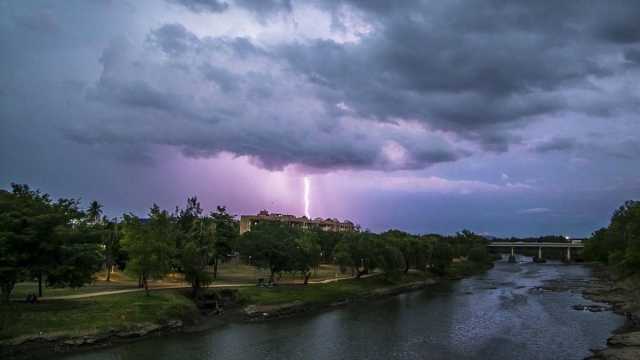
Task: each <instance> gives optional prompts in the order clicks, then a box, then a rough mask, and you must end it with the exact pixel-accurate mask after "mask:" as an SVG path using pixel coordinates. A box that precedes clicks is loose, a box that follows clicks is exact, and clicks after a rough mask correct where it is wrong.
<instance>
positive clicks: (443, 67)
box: [0, 0, 640, 226]
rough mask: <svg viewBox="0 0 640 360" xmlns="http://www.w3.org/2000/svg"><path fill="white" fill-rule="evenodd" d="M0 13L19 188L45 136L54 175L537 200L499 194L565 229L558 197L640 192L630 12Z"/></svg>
mask: <svg viewBox="0 0 640 360" xmlns="http://www.w3.org/2000/svg"><path fill="white" fill-rule="evenodd" d="M0 5H1V6H2V10H3V11H1V12H0V48H1V49H2V51H0V62H1V63H2V67H0V120H1V121H2V123H1V125H2V130H3V131H2V132H1V134H0V135H1V136H2V138H1V139H2V144H1V147H0V149H2V151H3V155H4V158H5V159H8V160H7V164H9V163H10V164H12V165H11V167H13V168H16V169H22V170H20V171H22V172H20V173H21V174H23V175H24V177H25V178H26V179H31V178H38V179H40V178H48V175H44V174H45V172H43V173H39V172H38V171H36V170H33V169H34V168H33V167H28V168H27V167H26V166H23V165H20V164H31V163H38V164H44V165H43V166H45V165H46V166H48V164H51V166H54V164H56V162H55V161H51V160H47V161H44V160H38V159H39V158H40V157H43V158H44V157H45V155H49V154H53V153H54V152H52V151H51V149H50V147H51V146H52V145H51V144H52V143H54V140H52V139H54V138H55V139H56V140H55V143H56V148H57V146H58V145H57V144H61V145H60V148H61V149H64V151H63V150H60V151H61V152H60V154H58V155H56V157H57V158H59V159H67V158H74V157H75V156H76V154H77V153H78V152H82V151H87V154H89V153H91V155H92V156H90V155H83V156H86V157H87V158H91V160H92V161H93V159H94V158H99V159H103V161H106V162H110V161H112V162H113V164H112V163H109V164H112V165H110V166H113V168H114V169H122V168H120V166H122V167H127V169H128V170H131V169H140V168H144V169H147V170H144V171H160V170H162V171H164V173H170V171H168V170H167V169H166V168H164V167H163V166H167V165H166V164H167V163H169V162H171V161H173V163H181V162H184V163H188V164H196V163H197V164H205V163H206V164H209V162H210V163H212V164H218V165H219V164H224V166H226V167H233V166H238V168H239V169H240V168H241V170H237V169H236V170H237V173H236V176H237V178H235V179H240V178H242V177H241V176H240V175H238V174H242V176H245V177H246V178H257V177H256V176H254V175H246V174H249V173H251V172H252V171H253V172H254V173H252V174H258V173H259V174H260V176H262V177H267V175H265V174H272V173H282V174H287V176H292V177H295V176H301V175H307V174H313V175H317V176H318V177H320V176H327V177H330V176H331V174H345V173H346V174H349V176H347V178H348V177H353V178H354V179H356V180H353V181H357V182H359V183H365V182H366V183H367V184H368V185H367V189H369V190H371V191H374V190H372V189H377V190H376V191H381V192H383V191H390V189H391V188H395V187H397V188H402V184H407V185H406V186H407V187H411V188H415V189H417V190H415V191H414V192H412V194H414V193H416V192H421V193H425V194H434V192H430V191H428V190H429V189H430V188H435V189H438V192H437V193H438V194H441V195H443V196H444V195H446V196H449V195H451V194H459V195H469V194H476V195H477V196H479V198H478V199H480V197H481V195H480V194H481V193H485V194H491V193H492V192H496V193H497V192H498V191H497V190H495V189H503V190H504V189H508V190H509V194H511V195H513V194H516V193H518V191H522V194H524V191H526V192H528V193H529V194H530V193H532V192H535V191H540V194H542V193H544V194H549V195H548V199H547V200H548V201H547V202H540V203H534V202H533V201H531V202H529V203H526V204H525V203H524V202H525V200H526V198H524V195H522V196H523V197H522V198H518V202H517V203H518V204H519V207H518V208H514V207H513V206H510V205H509V204H510V203H511V202H510V201H511V200H510V199H512V198H507V197H506V196H507V195H504V196H505V198H503V199H501V200H500V201H502V203H501V204H502V207H504V208H505V210H504V211H505V214H507V213H508V214H527V213H531V212H533V213H535V212H537V211H538V210H536V209H554V210H553V214H554V215H558V216H560V215H561V214H567V213H570V211H568V210H566V211H565V210H563V209H562V204H559V202H560V201H559V200H556V199H557V198H559V197H562V196H569V195H567V194H572V195H571V196H574V198H572V199H573V200H574V201H576V202H579V201H578V200H575V199H584V198H591V197H586V196H585V195H584V193H579V192H589V191H596V190H597V191H599V194H601V195H600V196H599V197H593V199H599V200H598V201H600V202H599V203H598V205H601V204H605V203H606V204H610V203H613V202H614V200H613V199H615V201H622V200H624V196H626V194H628V193H629V191H631V190H629V189H637V184H636V183H634V182H633V181H631V180H629V179H632V178H637V177H638V176H640V174H638V172H637V171H636V170H632V169H630V167H629V163H630V162H632V161H634V160H635V159H638V157H640V148H639V147H638V141H637V138H638V137H640V121H638V119H639V117H640V88H639V87H638V86H637V84H638V83H640V66H638V65H640V22H638V20H637V19H639V18H640V2H637V1H624V0H621V1H608V0H587V1H584V2H568V1H562V2H558V1H551V0H542V1H525V0H522V1H503V0H480V1H367V0H323V1H319V0H297V1H294V0H269V1H256V0H228V1H227V0H225V1H222V0H166V1H164V2H155V1H145V0H141V1H139V2H138V1H137V2H131V3H130V4H129V3H125V2H81V3H69V2H56V3H50V2H46V1H39V0H34V1H29V2H8V3H3V4H0ZM17 134H22V135H23V136H24V138H21V137H20V136H19V135H17ZM82 149H84V150H82ZM87 149H90V150H87ZM5 154H6V155H5ZM43 154H44V155H43ZM56 154H57V153H56ZM70 154H72V155H70ZM50 156H53V155H50ZM176 159H178V160H176ZM60 161H62V160H60ZM95 161H96V164H98V163H99V164H102V162H101V161H102V160H95ZM76 163H77V164H76ZM88 164H90V165H88ZM96 164H94V163H91V162H89V160H87V162H81V161H77V162H75V161H74V162H72V163H69V164H67V165H68V168H69V169H76V168H75V167H74V166H76V165H77V166H80V165H84V166H86V167H87V168H94V167H97V166H98V165H96ZM237 164H241V166H240V165H237ZM218 165H216V166H218ZM137 166H141V167H140V168H138V167H137ZM185 166H186V165H185ZM207 166H208V165H207ZM207 166H205V168H207ZM220 166H222V165H220ZM244 166H246V167H250V168H251V169H252V170H251V171H249V170H246V169H244ZM7 167H9V165H7ZM211 167H212V168H214V169H210V170H207V171H209V172H208V173H206V175H207V176H208V175H211V174H215V175H216V176H218V174H219V173H220V172H221V171H222V170H219V169H218V168H216V167H215V166H213V165H211ZM81 169H82V168H81ZM149 169H157V170H149ZM2 170H3V171H2V173H5V174H6V173H8V171H6V169H4V168H3V169H2ZM245 170H246V173H245V172H244V171H245ZM136 171H141V172H144V171H143V170H136ZM70 172H71V170H66V171H60V174H65V173H70ZM113 172H114V173H115V172H116V171H115V170H113ZM134 172H135V171H134ZM50 173H56V170H55V169H49V170H48V171H47V172H46V174H50ZM358 174H359V175H358ZM372 174H374V175H372ZM376 174H377V175H376ZM496 174H497V175H496ZM500 174H503V175H504V174H508V179H507V177H506V175H505V176H502V177H501V176H500ZM7 176H8V175H7ZM7 176H5V177H7ZM201 176H202V177H206V176H204V175H202V174H201ZM212 176H213V175H212ZM268 176H272V175H268ZM273 176H274V178H275V177H277V176H275V175H273ZM283 176H284V175H283ZM378 176H384V177H385V179H386V178H392V180H389V181H386V184H387V185H385V186H380V187H377V188H376V186H377V184H378V182H377V179H378V178H377V177H378ZM188 177H189V176H184V177H183V178H181V180H180V181H184V179H186V178H188ZM359 177H363V178H359ZM364 177H366V178H364ZM3 179H4V180H6V181H20V180H19V179H5V178H3ZM216 179H218V178H216ZM344 179H345V177H342V178H340V182H347V180H344ZM358 179H359V180H358ZM403 179H404V180H403ZM406 179H415V180H406ZM421 179H431V180H429V181H424V180H421ZM435 179H438V180H437V181H436V180H435ZM218 180H219V179H218ZM280 180H282V179H280ZM405 180H406V181H405ZM507 180H508V181H509V183H508V184H505V182H506V181H507ZM65 181H66V180H63V179H62V175H60V178H59V179H58V184H63V183H65ZM167 181H168V180H167ZM318 181H319V182H320V180H318ZM104 182H105V183H107V184H108V182H107V181H106V180H105V181H104ZM236 182H237V181H236ZM97 183H98V182H96V184H97ZM274 183H277V181H275V180H274ZM524 183H531V184H534V183H535V185H536V186H535V188H533V187H531V186H529V187H526V186H523V185H522V184H524ZM474 184H475V185H474ZM478 184H482V186H480V185H478ZM612 184H613V185H612ZM463 185H464V186H463ZM476 185H477V186H476ZM158 186H159V185H158ZM326 186H327V189H329V188H331V187H332V186H336V184H331V185H326ZM354 188H355V189H356V190H354ZM343 189H344V192H345V193H352V192H354V191H357V186H355V187H347V186H345V187H344V188H343ZM461 189H462V190H461ZM594 189H596V190H594ZM463 190H464V191H463ZM265 191H266V190H265ZM511 191H513V192H511ZM328 192H329V191H328ZM605 192H606V194H605ZM505 194H506V192H505ZM518 194H520V193H518ZM511 195H509V196H511ZM623 195H624V196H623ZM176 196H177V195H176ZM247 196H248V195H247ZM336 196H337V195H336ZM429 196H430V195H429ZM487 196H488V197H487V198H483V201H487V202H491V201H492V198H491V196H490V195H487ZM514 196H515V195H514ZM471 197H472V196H468V197H467V198H466V199H465V201H470V202H471V204H472V203H473V201H480V200H478V199H476V200H473V199H471ZM263 198H264V199H266V198H268V196H267V195H264V196H263ZM261 199H262V198H261ZM264 199H262V200H261V201H267V200H264ZM438 199H439V201H441V202H442V203H443V204H444V203H447V202H448V201H449V199H445V198H438ZM603 199H606V200H603ZM339 200H340V201H341V199H338V200H336V201H339ZM430 200H433V198H430ZM251 201H253V200H251ZM251 201H249V200H247V201H245V203H250V202H251ZM271 201H272V200H271ZM271 201H269V203H270V202H271ZM291 201H292V202H293V201H294V200H293V195H292V198H291ZM327 201H328V200H327ZM496 201H497V200H496ZM594 201H595V200H594ZM566 203H567V204H569V203H571V201H566ZM252 204H253V203H252ZM465 204H470V203H465ZM581 204H584V202H582V203H581ZM567 206H568V205H567ZM496 207H498V206H496ZM522 209H529V210H536V211H529V210H522ZM283 211H285V210H283ZM563 211H564V212H563ZM363 212H365V211H364V210H363ZM328 215H330V214H328ZM607 215H608V214H607ZM331 216H333V215H331ZM505 216H506V215H505ZM597 216H598V219H600V218H601V214H598V215H597ZM542 218H543V217H540V219H542ZM549 218H551V216H549ZM540 221H542V220H540ZM559 221H560V220H559ZM576 221H578V220H576ZM580 221H582V222H580V224H582V225H581V226H583V225H584V224H585V221H586V220H584V219H582V220H580ZM479 223H481V222H479ZM576 223H577V222H576ZM602 225H605V224H602Z"/></svg>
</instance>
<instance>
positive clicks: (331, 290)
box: [236, 271, 432, 305]
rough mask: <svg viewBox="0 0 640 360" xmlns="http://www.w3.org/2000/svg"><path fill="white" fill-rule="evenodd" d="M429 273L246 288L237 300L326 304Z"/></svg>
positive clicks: (237, 296)
mask: <svg viewBox="0 0 640 360" xmlns="http://www.w3.org/2000/svg"><path fill="white" fill-rule="evenodd" d="M431 277H432V275H431V273H429V272H420V271H412V272H410V273H408V274H396V275H394V276H387V277H385V276H384V275H383V274H380V275H375V276H370V277H365V278H362V279H350V280H342V281H339V282H330V283H325V284H310V285H307V286H302V285H280V286H278V287H277V288H268V287H247V288H241V289H239V291H238V293H237V294H236V300H238V301H242V302H245V303H247V304H255V305H279V304H287V303H293V302H294V301H297V302H299V303H301V304H304V305H318V304H327V303H333V302H338V301H343V300H345V299H347V298H353V297H357V296H361V295H363V294H365V293H367V292H371V291H373V290H376V289H379V288H383V287H387V286H397V285H403V284H409V283H414V282H418V281H424V280H426V279H429V278H431Z"/></svg>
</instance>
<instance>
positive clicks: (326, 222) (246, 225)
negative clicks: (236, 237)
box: [240, 210, 355, 235]
mask: <svg viewBox="0 0 640 360" xmlns="http://www.w3.org/2000/svg"><path fill="white" fill-rule="evenodd" d="M262 221H281V222H285V223H287V224H288V225H289V226H297V227H300V228H303V229H311V228H320V229H322V230H326V231H336V232H337V231H354V230H355V226H354V225H353V223H352V222H351V221H349V220H345V221H343V222H340V221H339V220H338V219H336V218H333V219H329V218H327V219H322V218H315V219H313V220H312V219H309V218H307V217H306V216H302V217H295V216H293V215H283V214H269V212H268V211H267V210H262V211H260V212H259V213H258V215H241V216H240V235H242V234H243V233H245V232H247V231H249V230H251V226H253V225H256V224H258V223H260V222H262Z"/></svg>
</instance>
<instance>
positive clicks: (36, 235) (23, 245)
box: [0, 184, 100, 303]
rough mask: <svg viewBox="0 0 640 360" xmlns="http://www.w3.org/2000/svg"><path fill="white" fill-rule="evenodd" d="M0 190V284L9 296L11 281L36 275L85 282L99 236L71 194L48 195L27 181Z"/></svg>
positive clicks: (61, 282) (56, 281)
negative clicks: (62, 195) (84, 220)
mask: <svg viewBox="0 0 640 360" xmlns="http://www.w3.org/2000/svg"><path fill="white" fill-rule="evenodd" d="M11 187H12V191H11V192H8V191H6V190H0V289H1V293H2V297H1V299H0V300H1V301H2V302H3V303H8V302H9V296H10V294H11V292H12V290H13V287H14V286H15V284H16V283H18V282H21V281H24V280H25V279H26V278H31V277H36V278H37V279H38V294H39V296H42V284H43V280H45V281H46V285H48V286H53V287H64V286H70V287H72V288H77V287H80V286H82V285H83V284H85V283H87V282H90V281H91V280H92V278H93V271H94V269H96V268H97V266H99V265H100V259H99V257H100V256H99V255H100V247H99V246H100V244H99V242H100V241H99V236H97V234H98V233H96V232H95V231H94V230H93V228H91V227H88V226H86V224H84V223H83V222H82V221H81V219H82V218H83V217H84V214H83V213H82V211H80V210H79V208H78V201H77V200H73V199H71V200H69V199H59V200H57V201H55V202H54V201H52V200H51V198H50V197H49V195H48V194H42V193H41V192H40V191H39V190H35V191H33V190H31V189H30V188H29V186H27V185H19V184H11Z"/></svg>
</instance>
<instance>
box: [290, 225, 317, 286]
mask: <svg viewBox="0 0 640 360" xmlns="http://www.w3.org/2000/svg"><path fill="white" fill-rule="evenodd" d="M317 237H318V235H317V234H316V233H315V232H311V231H304V232H303V233H302V234H300V237H298V238H297V239H295V242H296V250H295V265H294V269H295V270H299V271H300V272H302V275H303V276H304V285H307V284H308V283H309V277H310V276H311V270H312V269H313V268H315V267H317V266H318V265H319V264H320V245H318V242H317V241H318V239H317Z"/></svg>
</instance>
